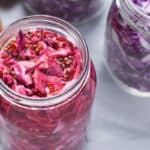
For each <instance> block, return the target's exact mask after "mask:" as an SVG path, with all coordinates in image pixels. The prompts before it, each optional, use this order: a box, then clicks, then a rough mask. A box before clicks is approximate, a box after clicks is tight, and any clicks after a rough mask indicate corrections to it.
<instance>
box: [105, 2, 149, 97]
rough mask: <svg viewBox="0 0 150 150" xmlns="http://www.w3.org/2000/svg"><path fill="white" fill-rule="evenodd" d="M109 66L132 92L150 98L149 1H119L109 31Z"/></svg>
mask: <svg viewBox="0 0 150 150" xmlns="http://www.w3.org/2000/svg"><path fill="white" fill-rule="evenodd" d="M105 45H106V51H105V64H106V67H107V69H108V70H109V72H110V73H111V75H112V76H113V78H114V79H115V80H116V81H117V83H119V85H121V86H123V88H124V89H125V90H127V91H128V92H130V93H132V94H134V95H138V96H149V95H150V80H149V74H150V70H149V68H150V3H149V0H139V1H134V0H115V1H114V2H113V4H112V6H111V9H110V11H109V16H108V20H107V29H106V44H105Z"/></svg>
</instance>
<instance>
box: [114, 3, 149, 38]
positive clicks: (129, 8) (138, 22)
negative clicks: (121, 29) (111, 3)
mask: <svg viewBox="0 0 150 150" xmlns="http://www.w3.org/2000/svg"><path fill="white" fill-rule="evenodd" d="M116 1H117V3H118V5H119V6H120V7H121V8H122V12H121V13H122V15H123V17H126V18H127V19H129V22H130V23H131V24H132V25H133V26H134V27H136V28H137V29H138V30H140V31H141V32H144V33H145V34H148V35H150V30H149V29H150V15H148V14H146V13H144V12H143V11H142V10H141V9H139V8H138V7H137V6H136V5H135V4H134V3H133V2H132V0H116Z"/></svg>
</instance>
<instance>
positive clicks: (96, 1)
mask: <svg viewBox="0 0 150 150" xmlns="http://www.w3.org/2000/svg"><path fill="white" fill-rule="evenodd" d="M24 4H25V7H26V8H27V9H28V10H29V11H30V12H31V13H36V14H37V13H40V14H47V15H52V16H56V17H59V18H62V19H64V20H66V21H69V22H71V23H74V24H80V23H83V22H87V21H88V20H90V19H92V18H95V17H97V16H99V15H100V14H101V13H102V12H103V10H104V8H105V4H106V3H105V1H104V0H25V1H24Z"/></svg>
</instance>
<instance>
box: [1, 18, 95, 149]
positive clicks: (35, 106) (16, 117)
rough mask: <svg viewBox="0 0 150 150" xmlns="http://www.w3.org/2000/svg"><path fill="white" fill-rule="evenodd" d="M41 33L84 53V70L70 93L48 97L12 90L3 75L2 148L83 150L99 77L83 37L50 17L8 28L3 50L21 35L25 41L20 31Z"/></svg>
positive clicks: (3, 39) (64, 92) (28, 19)
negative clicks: (66, 40) (49, 33)
mask: <svg viewBox="0 0 150 150" xmlns="http://www.w3.org/2000/svg"><path fill="white" fill-rule="evenodd" d="M37 28H44V30H47V31H50V32H54V33H58V34H60V35H62V36H63V37H65V38H66V39H69V41H71V42H72V43H73V44H74V45H75V46H76V47H78V48H79V49H80V52H81V55H82V61H81V62H82V66H83V68H82V71H81V73H80V75H79V77H78V78H77V79H76V81H75V82H73V84H71V85H70V86H68V88H67V89H66V90H64V91H62V92H60V93H57V94H56V95H54V96H48V97H36V96H34V97H32V96H26V95H23V94H20V93H18V92H16V91H14V90H13V89H11V88H10V87H9V86H8V85H6V83H5V82H4V81H6V80H4V81H3V76H2V73H3V72H0V77H1V79H0V130H1V131H0V133H1V138H2V146H3V149H4V150H80V149H81V148H82V146H83V144H84V142H85V139H86V130H87V126H88V124H89V117H90V111H91V107H92V103H93V100H94V95H95V88H96V73H95V69H94V65H93V64H92V62H91V60H90V58H89V52H88V48H87V45H86V43H85V41H84V39H83V38H82V36H81V35H80V33H79V32H78V31H77V30H76V29H75V28H74V27H73V26H71V25H70V24H68V23H66V22H65V21H63V20H60V19H58V18H55V17H51V16H29V17H26V18H22V19H20V20H18V21H16V22H15V23H13V24H11V25H9V26H8V27H7V28H6V29H5V30H4V31H3V32H2V33H1V34H0V47H1V50H2V49H3V47H5V45H6V43H7V42H8V41H9V40H10V39H12V38H14V37H16V36H17V34H18V32H19V36H20V37H21V39H22V35H20V30H21V31H22V32H23V33H27V32H28V31H30V32H29V33H30V34H31V30H33V31H34V30H36V29H37ZM42 32H43V31H42ZM54 35H55V34H54ZM53 39H55V38H53ZM59 39H60V40H62V39H63V38H62V37H61V38H59ZM20 42H21V41H19V43H20ZM58 44H59V43H58ZM57 52H58V51H56V53H57ZM58 53H59V52H58ZM17 59H20V58H18V57H17ZM28 59H29V58H28ZM27 61H29V60H27ZM45 61H46V59H45ZM78 61H80V60H78ZM0 63H2V58H0ZM76 69H77V68H76ZM13 74H14V73H13ZM41 79H42V76H39V78H38V79H37V80H39V81H40V80H41ZM16 80H19V77H18V78H17V79H16ZM7 81H8V80H7ZM27 81H29V80H27ZM41 82H44V81H41ZM18 83H19V82H18ZM41 84H42V83H41ZM30 87H31V86H30ZM41 88H42V87H41ZM31 92H32V91H31Z"/></svg>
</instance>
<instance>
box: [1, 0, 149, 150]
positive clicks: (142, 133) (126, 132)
mask: <svg viewBox="0 0 150 150" xmlns="http://www.w3.org/2000/svg"><path fill="white" fill-rule="evenodd" d="M106 1H107V4H108V6H109V4H110V1H111V0H106ZM24 15H25V12H24V10H23V7H22V5H21V4H19V3H17V4H15V5H13V6H12V7H11V8H9V9H3V8H1V6H0V17H1V18H2V20H3V23H4V25H8V24H9V23H11V22H13V21H14V20H16V19H18V18H20V17H22V16H24ZM104 16H106V14H105V15H103V17H102V19H97V20H94V21H92V22H91V23H88V24H86V25H82V26H80V27H78V29H79V30H80V31H81V32H82V33H83V35H84V36H85V38H86V40H87V43H88V46H89V50H90V54H91V57H92V59H93V61H94V64H95V66H96V71H97V78H98V87H97V94H96V98H95V103H94V106H93V112H92V118H91V125H90V128H89V136H88V143H87V145H86V147H85V150H133V149H136V150H149V149H150V99H142V98H137V97H134V96H131V95H129V94H127V93H125V92H124V91H123V90H122V89H120V88H119V87H118V86H117V85H116V84H115V83H114V82H113V80H112V78H111V77H110V75H109V74H108V72H107V71H106V70H105V69H104V66H103V61H102V58H103V54H102V51H103V42H104V30H105V20H106V17H104Z"/></svg>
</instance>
